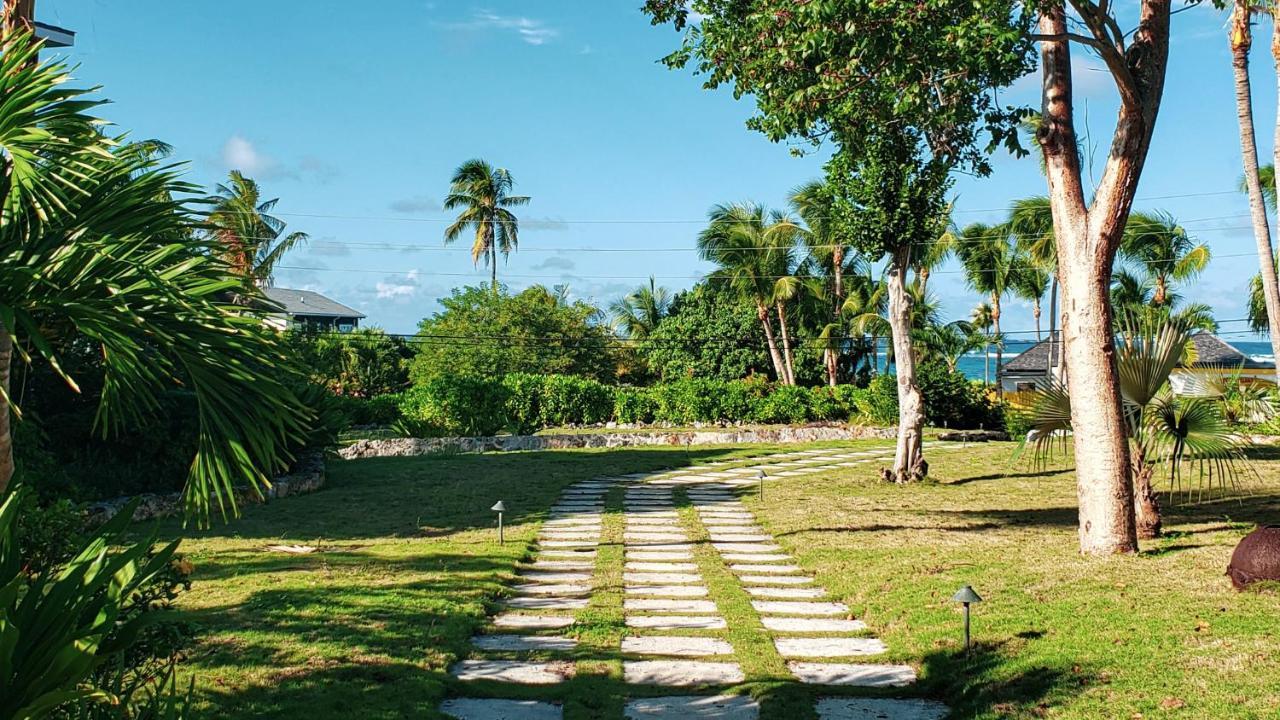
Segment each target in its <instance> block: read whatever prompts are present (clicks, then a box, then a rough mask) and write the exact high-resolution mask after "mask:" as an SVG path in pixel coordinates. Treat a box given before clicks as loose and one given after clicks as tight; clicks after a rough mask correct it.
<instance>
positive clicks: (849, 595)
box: [181, 443, 1280, 720]
mask: <svg viewBox="0 0 1280 720" xmlns="http://www.w3.org/2000/svg"><path fill="white" fill-rule="evenodd" d="M828 445H831V444H830V443H828ZM837 445H839V446H842V447H847V446H850V445H883V443H855V444H851V443H838V444H837ZM820 446H821V445H818V446H817V447H820ZM786 449H787V450H791V449H796V448H795V447H794V446H789V447H787V448H786ZM763 450H765V448H759V447H754V448H746V449H737V450H734V449H724V448H710V449H696V448H695V449H693V450H692V451H691V452H686V451H685V450H683V449H680V450H673V449H657V448H654V449H649V448H646V449H628V450H597V451H585V450H583V451H560V452H546V453H522V454H507V455H485V456H479V455H453V456H443V457H432V458H403V459H401V458H396V459H375V460H360V461H352V462H339V461H335V462H334V463H332V464H331V465H330V484H329V486H328V487H327V488H326V489H325V490H323V491H321V492H319V493H316V494H314V495H309V496H302V497H296V498H289V499H286V500H284V501H281V502H277V503H273V504H271V505H269V506H264V507H255V508H250V509H249V510H248V511H246V513H245V517H244V518H242V519H241V520H238V521H235V522H233V523H231V524H229V525H226V526H223V527H220V528H217V529H215V530H212V531H208V532H195V533H189V539H188V540H187V541H186V542H185V543H184V545H183V551H184V552H186V553H187V554H188V557H189V558H190V559H191V560H192V561H193V562H194V563H195V565H196V568H197V570H196V574H195V577H194V580H195V586H194V588H193V590H192V591H191V592H190V593H188V594H187V595H185V596H184V597H183V599H182V601H181V608H182V610H183V611H184V613H186V614H187V616H188V617H189V618H190V619H192V620H194V621H196V622H197V623H199V625H200V626H201V628H202V630H203V635H202V639H201V641H200V643H199V645H198V646H197V647H195V648H194V649H193V650H192V652H191V656H190V658H189V659H188V661H187V662H186V664H185V666H184V667H185V668H186V669H187V670H188V671H191V672H193V673H194V674H195V676H196V678H197V688H198V693H199V695H200V702H201V704H202V709H203V710H204V715H205V716H208V717H232V718H248V717H254V718H258V717H277V718H286V717H288V718H296V717H307V718H308V720H326V719H327V718H344V719H345V717H346V716H349V715H352V714H353V713H354V714H355V716H357V717H360V718H398V717H421V718H435V717H439V715H438V714H437V713H436V712H435V710H434V707H435V704H436V703H437V702H438V701H439V700H440V699H441V698H442V697H444V696H446V695H447V694H451V693H453V694H456V693H457V692H460V690H459V689H458V688H453V687H452V686H451V683H452V681H450V680H449V679H448V677H447V674H446V672H445V671H446V668H447V667H448V665H449V664H450V663H451V662H452V661H453V660H454V659H455V658H457V657H461V656H465V655H466V654H467V653H468V652H469V646H468V638H469V637H470V635H471V634H472V632H473V631H474V630H476V629H477V628H482V627H483V626H484V623H485V617H486V613H487V612H492V611H494V610H495V609H496V602H495V598H498V597H500V595H501V592H502V587H503V585H504V583H505V582H506V581H508V580H509V579H510V578H511V576H512V573H513V569H514V566H515V564H516V563H517V562H518V561H519V560H520V559H521V558H522V557H524V556H525V553H526V550H527V547H528V543H529V542H530V541H531V540H532V538H533V536H534V533H535V532H536V524H537V521H538V520H539V519H540V517H541V513H542V512H544V511H545V509H546V508H547V507H548V506H549V505H551V504H552V502H553V501H554V500H555V498H556V496H557V495H558V494H559V491H560V490H561V488H563V487H564V486H566V485H568V484H570V483H572V482H574V481H577V480H580V479H585V478H589V477H594V476H598V475H605V474H616V473H625V472H637V471H648V470H656V469H660V468H666V467H673V466H679V465H683V464H686V463H690V462H698V461H700V460H704V459H725V458H730V457H741V456H744V455H748V454H756V453H759V452H761V451H763ZM1011 454H1012V446H1011V445H1007V444H993V445H986V446H971V447H970V448H969V449H968V450H967V451H953V452H947V453H944V452H937V453H933V455H932V456H931V458H930V459H931V462H932V469H933V475H934V479H935V481H936V482H935V483H931V484H927V485H922V486H914V487H897V486H887V485H881V484H879V483H877V482H875V481H874V479H873V478H874V477H875V474H876V466H875V465H873V464H865V465H861V466H858V467H855V468H848V469H847V470H846V471H844V472H839V473H826V474H815V475H809V476H804V477H795V478H787V479H778V480H776V481H774V482H772V483H771V484H770V487H769V490H768V491H767V492H766V497H765V500H764V502H763V503H762V502H760V501H759V500H758V499H757V498H755V497H754V496H749V497H747V498H746V502H747V503H748V505H749V506H751V507H752V509H754V510H755V511H756V512H757V515H758V517H759V518H760V520H761V521H762V523H763V524H764V525H765V527H766V528H767V529H768V530H769V531H770V532H772V533H774V534H775V535H777V536H778V538H779V541H780V542H781V544H783V545H784V546H785V547H786V548H787V550H788V551H790V552H791V553H792V555H793V556H794V557H796V558H797V559H798V561H799V562H800V564H801V565H804V566H805V567H806V568H808V569H810V570H811V571H813V572H814V574H815V575H816V576H817V581H818V583H819V584H820V585H822V586H824V587H826V588H827V589H828V590H830V591H831V592H832V594H833V595H834V596H835V599H841V600H844V601H845V602H847V603H849V604H850V605H851V606H852V607H853V608H854V610H855V612H856V614H857V615H858V616H859V617H861V618H863V619H865V620H866V621H867V622H868V623H869V624H870V626H871V628H872V631H873V632H874V634H876V635H877V636H879V637H881V638H882V639H883V640H884V641H885V642H886V643H887V644H888V646H889V653H888V655H887V659H888V660H893V661H904V662H909V663H912V664H915V665H916V666H917V667H919V668H920V671H921V676H922V678H921V683H920V685H919V686H918V687H917V688H914V689H913V690H912V691H911V692H912V693H914V694H919V695H923V696H928V697H935V698H938V699H942V700H945V701H946V702H948V703H949V704H950V705H951V706H952V707H953V708H954V709H955V715H954V716H955V717H960V718H968V717H1060V718H1130V717H1137V716H1141V717H1144V718H1163V717H1169V718H1205V717H1214V718H1217V717H1223V718H1253V717H1256V718H1270V717H1275V716H1276V715H1277V714H1280V683H1277V681H1276V678H1278V677H1280V653H1277V652H1276V651H1275V647H1276V643H1277V640H1278V638H1277V633H1278V632H1280V630H1278V629H1277V627H1278V626H1277V625H1276V622H1275V619H1276V618H1277V617H1280V596H1278V595H1277V594H1276V593H1273V592H1272V593H1243V594H1237V593H1235V592H1234V591H1232V590H1231V588H1230V584H1229V582H1227V580H1226V578H1225V577H1223V571H1224V569H1225V566H1226V563H1227V560H1228V557H1229V555H1230V552H1231V548H1232V547H1233V546H1234V544H1235V542H1236V541H1237V540H1238V539H1239V538H1240V537H1241V536H1242V535H1243V534H1244V533H1245V532H1247V531H1248V529H1250V528H1251V527H1252V524H1253V523H1254V522H1268V521H1271V522H1275V521H1277V519H1280V461H1278V460H1275V459H1266V460H1262V461H1260V463H1259V465H1258V467H1259V469H1260V470H1261V472H1262V475H1263V479H1261V480H1259V481H1258V482H1257V486H1256V487H1255V488H1254V489H1253V494H1252V495H1251V496H1249V497H1248V498H1246V499H1244V500H1234V501H1221V502H1217V503H1210V504H1201V505H1182V506H1178V507H1174V508H1172V509H1171V511H1170V513H1169V516H1168V518H1167V522H1166V527H1167V528H1168V529H1169V530H1170V536H1169V537H1168V538H1166V539H1164V540H1161V541H1159V542H1157V543H1151V544H1150V548H1149V551H1148V552H1144V553H1143V554H1141V555H1139V556H1135V557H1127V558H1082V557H1080V556H1079V555H1078V554H1077V553H1076V538H1075V526H1074V524H1075V509H1074V502H1075V488H1074V479H1073V477H1072V476H1071V474H1070V472H1069V471H1068V470H1066V469H1065V467H1050V468H1048V469H1047V470H1046V471H1043V472H1034V473H1033V472H1029V471H1028V470H1027V469H1026V468H1025V467H1024V466H1023V464H1021V463H1014V462H1012V460H1011ZM678 497H682V496H678ZM498 499H503V500H505V501H506V502H507V505H508V507H510V508H511V509H512V511H513V512H512V514H511V517H510V518H509V522H510V531H509V533H508V536H507V537H508V543H507V545H506V546H504V547H499V546H498V544H497V543H496V536H495V533H494V531H493V529H492V528H493V514H492V513H490V512H489V511H488V507H489V506H490V505H492V504H493V502H494V501H496V500H498ZM609 507H610V509H611V510H612V511H616V510H617V509H618V508H619V507H620V492H619V491H616V490H615V491H614V492H612V493H611V494H610V496H609ZM684 519H685V522H686V524H687V525H688V527H689V528H690V529H691V530H692V531H693V533H694V536H695V537H701V534H700V533H701V526H700V525H699V524H698V522H697V520H696V518H695V516H694V515H693V514H692V512H691V511H688V510H686V511H685V512H684ZM620 539H621V518H620V516H618V515H616V514H612V513H611V514H610V515H609V516H608V517H607V518H606V522H605V544H604V545H603V546H602V547H601V551H600V554H599V558H598V560H597V568H598V572H597V578H598V579H602V580H603V585H602V587H601V591H600V592H598V593H597V594H596V596H595V597H594V599H593V602H592V605H591V607H590V608H589V609H588V610H587V611H585V612H583V613H582V614H580V615H579V623H578V625H576V626H575V634H577V636H578V637H579V639H580V640H581V645H580V647H579V649H578V650H577V651H576V652H575V655H574V659H576V661H577V664H578V672H579V675H578V677H576V678H574V679H573V680H571V681H569V682H567V683H565V684H563V685H560V686H552V687H540V688H530V689H525V690H522V691H519V692H518V693H517V694H518V695H520V696H526V697H548V698H556V699H560V700H564V701H565V702H566V716H567V717H568V718H570V720H573V719H574V718H592V717H604V718H619V717H621V707H622V701H623V696H624V691H625V688H624V687H623V686H622V684H621V682H620V678H621V661H620V658H619V655H618V643H619V641H620V638H621V636H622V634H623V633H624V627H623V624H622V612H621V566H622V552H621V548H620V546H618V545H616V544H613V543H617V542H620ZM277 543H286V544H287V543H305V544H311V545H316V546H318V547H320V548H321V552H317V553H314V554H308V555H284V554H279V553H273V552H267V551H265V549H264V548H265V547H266V546H267V545H271V544H277ZM697 556H698V562H699V564H700V566H701V569H702V572H703V575H704V577H705V579H706V580H707V582H708V585H709V587H710V589H711V593H712V597H713V599H715V600H716V601H717V603H718V605H719V606H720V607H721V609H722V611H723V613H724V614H725V616H726V618H727V619H728V621H729V627H730V629H729V630H728V631H721V634H720V636H722V637H727V638H728V639H729V640H731V641H732V643H733V645H734V647H735V650H736V652H737V657H736V659H737V660H738V661H739V662H740V663H741V664H742V665H743V668H744V670H745V671H746V673H747V680H748V682H747V683H746V684H745V685H744V686H743V687H742V688H741V689H740V691H743V692H751V693H752V694H754V695H755V696H757V697H758V698H759V699H761V701H762V704H763V716H764V717H765V718H766V720H769V719H770V718H773V719H775V720H777V719H781V718H785V719H786V720H802V719H803V718H809V717H813V715H812V711H811V709H810V708H811V702H810V701H811V699H812V698H813V697H815V696H816V695H815V689H813V688H808V687H803V686H800V685H798V684H797V683H794V682H789V681H787V680H786V676H785V673H784V672H783V668H784V664H783V663H782V661H781V659H780V658H779V657H778V656H777V654H776V652H775V651H774V650H773V647H772V644H771V643H770V642H769V641H768V638H767V636H766V635H765V634H764V630H763V628H762V627H760V625H759V621H758V619H757V618H756V617H755V615H754V611H753V610H752V609H751V607H750V603H749V602H748V601H747V598H746V595H745V593H743V592H742V590H741V588H740V587H739V586H738V584H737V582H736V580H735V579H734V578H733V577H732V576H731V575H730V574H729V573H728V571H727V570H726V569H724V567H723V563H722V561H721V560H720V559H719V558H718V556H716V555H715V553H714V552H713V551H711V549H710V548H700V549H699V551H698V553H697ZM965 583H972V584H973V585H974V586H975V588H977V589H978V591H979V592H980V593H982V594H983V595H984V596H985V597H986V599H987V601H986V602H985V603H983V604H981V605H979V606H978V607H977V609H976V612H975V623H974V629H975V636H976V638H977V639H978V641H979V645H978V647H977V650H976V651H975V653H974V654H973V655H972V656H971V657H968V658H966V657H964V656H963V655H962V653H960V652H959V646H960V635H959V633H960V615H959V612H958V610H957V609H956V608H955V607H954V606H953V605H952V604H951V603H950V602H948V600H949V598H950V597H951V595H952V594H953V593H954V592H955V590H956V589H957V588H958V587H959V586H960V585H963V584H965ZM713 634H714V633H713ZM467 692H468V693H471V694H484V693H485V692H494V693H498V692H506V693H507V694H510V693H509V689H507V688H502V687H498V686H489V685H482V686H480V687H472V688H468V689H467ZM882 694H883V693H882Z"/></svg>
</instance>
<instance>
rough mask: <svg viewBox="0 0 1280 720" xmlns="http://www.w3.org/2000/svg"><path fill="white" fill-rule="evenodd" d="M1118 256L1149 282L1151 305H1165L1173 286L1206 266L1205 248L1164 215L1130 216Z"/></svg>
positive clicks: (1207, 259) (1206, 254)
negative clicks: (1136, 269) (1135, 268)
mask: <svg viewBox="0 0 1280 720" xmlns="http://www.w3.org/2000/svg"><path fill="white" fill-rule="evenodd" d="M1119 254H1120V257H1121V258H1122V259H1124V260H1127V261H1129V262H1130V263H1132V264H1133V265H1136V266H1138V268H1139V269H1140V271H1141V273H1142V274H1143V275H1144V276H1145V277H1147V278H1149V279H1150V282H1151V288H1152V295H1151V304H1153V305H1164V304H1166V302H1168V296H1169V293H1170V288H1171V286H1172V285H1173V284H1174V283H1177V282H1183V281H1186V280H1190V279H1192V278H1194V277H1196V276H1197V275H1199V274H1200V273H1202V272H1204V269H1205V267H1206V266H1208V264H1209V246H1208V245H1205V244H1203V243H1197V242H1196V241H1195V240H1193V239H1192V238H1191V236H1189V235H1187V231H1186V230H1185V229H1183V228H1182V226H1180V225H1178V223H1177V221H1176V220H1174V219H1173V216H1172V215H1169V214H1168V213H1133V214H1132V215H1130V216H1129V222H1128V223H1127V224H1126V225H1125V229H1124V239H1123V240H1122V241H1121V243H1120V253H1119Z"/></svg>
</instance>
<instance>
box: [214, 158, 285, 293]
mask: <svg viewBox="0 0 1280 720" xmlns="http://www.w3.org/2000/svg"><path fill="white" fill-rule="evenodd" d="M278 202H280V199H279V198H273V199H271V200H263V199H262V189H261V188H260V187H258V183H257V182H255V181H254V180H252V179H250V178H248V177H245V176H244V174H242V173H241V172H240V171H239V170H232V171H231V174H230V175H229V176H228V178H227V182H225V183H220V184H219V185H218V188H217V192H216V203H215V205H214V207H213V210H212V212H210V213H209V220H208V224H209V226H210V228H211V229H210V230H209V231H208V232H209V234H210V235H211V236H212V239H213V241H214V242H215V243H216V245H215V247H216V252H217V253H218V255H219V256H220V257H221V258H222V260H223V261H224V262H225V263H226V264H227V265H228V266H229V267H230V268H231V270H232V272H234V273H235V274H237V275H239V276H241V277H243V278H245V280H246V281H248V282H249V283H252V284H254V285H258V286H270V285H271V284H272V282H273V280H274V276H275V267H276V263H278V262H280V260H281V258H283V257H284V256H285V254H286V253H288V252H289V251H290V250H292V249H293V248H295V247H297V246H298V245H300V244H302V243H305V242H306V241H307V240H308V236H307V234H306V233H304V232H292V233H288V234H286V233H285V228H286V226H287V225H286V223H285V221H283V220H281V219H280V218H278V217H275V216H274V215H272V214H271V211H272V210H274V209H275V206H276V204H277V203H278Z"/></svg>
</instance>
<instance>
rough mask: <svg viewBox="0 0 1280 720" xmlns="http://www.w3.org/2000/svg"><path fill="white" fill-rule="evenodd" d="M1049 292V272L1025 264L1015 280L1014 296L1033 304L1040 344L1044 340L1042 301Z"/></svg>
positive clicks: (1037, 336)
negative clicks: (1041, 327)
mask: <svg viewBox="0 0 1280 720" xmlns="http://www.w3.org/2000/svg"><path fill="white" fill-rule="evenodd" d="M1048 291H1049V271H1047V270H1045V269H1044V268H1043V267H1040V266H1038V265H1033V264H1031V263H1030V262H1027V263H1024V264H1023V267H1022V272H1019V273H1018V274H1017V276H1016V277H1014V279H1013V294H1014V296H1015V297H1018V298H1021V299H1023V300H1027V301H1029V302H1030V303H1031V315H1032V317H1034V318H1035V322H1036V342H1040V340H1041V339H1042V338H1041V336H1040V301H1041V300H1042V299H1043V298H1044V294H1045V293H1046V292H1048Z"/></svg>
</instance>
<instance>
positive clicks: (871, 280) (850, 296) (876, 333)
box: [840, 265, 891, 373]
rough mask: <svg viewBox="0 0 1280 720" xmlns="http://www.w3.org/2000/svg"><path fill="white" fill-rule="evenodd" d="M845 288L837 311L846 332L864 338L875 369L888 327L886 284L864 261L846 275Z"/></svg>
mask: <svg viewBox="0 0 1280 720" xmlns="http://www.w3.org/2000/svg"><path fill="white" fill-rule="evenodd" d="M847 290H848V292H847V294H846V295H845V299H844V302H843V303H842V304H841V306H840V315H841V317H842V318H845V319H846V322H848V326H849V334H850V335H852V336H857V337H860V338H863V339H864V340H867V343H866V346H867V348H868V349H869V350H870V354H871V372H872V373H876V372H879V364H880V360H879V356H880V338H882V337H888V336H889V333H890V331H891V328H890V327H889V320H888V319H887V318H886V317H885V315H886V313H888V311H889V295H888V293H889V289H888V285H887V283H886V282H885V280H884V278H883V277H877V276H876V275H875V274H874V273H873V271H872V268H871V267H870V266H869V265H868V266H867V267H865V268H864V270H863V272H860V273H858V274H856V275H852V276H850V282H849V283H848V288H847ZM868 338H869V339H868Z"/></svg>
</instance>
